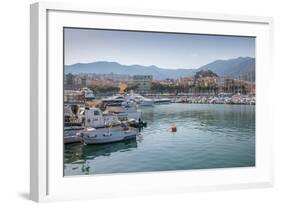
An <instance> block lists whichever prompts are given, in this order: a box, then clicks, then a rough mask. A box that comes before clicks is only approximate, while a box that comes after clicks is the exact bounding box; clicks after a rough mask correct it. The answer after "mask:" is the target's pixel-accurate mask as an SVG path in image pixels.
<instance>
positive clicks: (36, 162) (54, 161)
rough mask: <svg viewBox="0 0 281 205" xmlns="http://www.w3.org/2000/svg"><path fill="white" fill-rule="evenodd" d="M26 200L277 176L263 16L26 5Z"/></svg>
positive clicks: (219, 186)
mask: <svg viewBox="0 0 281 205" xmlns="http://www.w3.org/2000/svg"><path fill="white" fill-rule="evenodd" d="M30 16H31V19H30V21H31V32H30V43H31V46H30V47H31V49H30V50H31V60H30V62H31V88H30V89H31V97H30V103H31V105H30V107H31V136H30V145H31V151H30V161H31V171H30V179H31V181H30V197H31V199H32V200H34V201H51V200H72V199H89V198H92V199H95V198H100V197H114V196H124V197H125V196H131V195H142V194H160V193H161V194H163V193H175V192H188V191H205V190H223V189H233V188H252V187H269V186H272V184H273V163H272V162H273V160H272V156H273V155H272V145H273V139H272V136H273V135H272V130H271V124H270V121H271V113H270V110H268V109H267V108H268V107H270V106H271V102H270V101H269V98H268V90H269V89H271V84H270V79H271V72H272V69H273V68H272V45H273V42H272V41H273V38H272V24H273V20H272V19H271V18H269V17H253V16H236V15H222V14H211V13H209V14H208V13H206V14H205V13H193V12H183V11H155V10H138V9H136V10H134V9H121V8H118V9H117V8H97V7H95V5H83V4H77V5H75V4H61V3H36V4H32V5H31V15H30Z"/></svg>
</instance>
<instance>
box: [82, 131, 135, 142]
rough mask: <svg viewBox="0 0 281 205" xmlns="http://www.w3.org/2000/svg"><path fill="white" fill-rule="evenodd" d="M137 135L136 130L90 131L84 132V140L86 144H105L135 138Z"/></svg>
mask: <svg viewBox="0 0 281 205" xmlns="http://www.w3.org/2000/svg"><path fill="white" fill-rule="evenodd" d="M136 136H137V131H136V130H122V131H113V132H97V131H90V132H84V133H83V141H84V143H85V144H104V143H112V142H119V141H124V140H130V139H135V138H136Z"/></svg>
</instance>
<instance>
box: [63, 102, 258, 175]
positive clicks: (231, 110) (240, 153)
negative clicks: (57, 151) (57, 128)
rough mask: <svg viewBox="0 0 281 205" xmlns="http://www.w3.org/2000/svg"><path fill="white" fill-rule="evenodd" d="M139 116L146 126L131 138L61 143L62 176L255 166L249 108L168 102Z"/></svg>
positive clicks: (252, 115)
mask: <svg viewBox="0 0 281 205" xmlns="http://www.w3.org/2000/svg"><path fill="white" fill-rule="evenodd" d="M142 116H143V120H144V121H146V122H147V128H144V129H143V130H142V132H141V133H140V134H138V135H136V137H135V138H133V139H128V140H124V141H119V142H115V143H106V144H98V145H85V144H83V143H80V142H79V143H74V144H66V145H65V149H64V156H65V161H64V175H65V176H71V175H87V174H106V173H128V172H150V171H171V170H187V169H204V168H220V167H223V168H227V167H249V166H255V106H254V105H232V104H224V105H221V104H219V105H217V104H211V105H210V104H185V103H170V104H161V105H155V106H151V107H145V108H143V109H142ZM172 125H175V126H176V128H177V132H171V126H172Z"/></svg>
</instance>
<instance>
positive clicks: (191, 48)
mask: <svg viewBox="0 0 281 205" xmlns="http://www.w3.org/2000/svg"><path fill="white" fill-rule="evenodd" d="M64 55H65V56H64V58H65V59H64V60H65V65H71V64H75V63H91V62H96V61H110V62H118V63H120V64H123V65H136V64H137V65H143V66H151V65H155V66H158V67H160V68H169V69H177V68H185V69H194V68H199V67H200V66H203V65H205V64H208V63H211V62H212V61H215V60H223V59H231V58H237V57H255V38H254V37H241V36H219V35H200V34H176V33H159V32H140V31H117V30H98V29H78V28H65V29H64Z"/></svg>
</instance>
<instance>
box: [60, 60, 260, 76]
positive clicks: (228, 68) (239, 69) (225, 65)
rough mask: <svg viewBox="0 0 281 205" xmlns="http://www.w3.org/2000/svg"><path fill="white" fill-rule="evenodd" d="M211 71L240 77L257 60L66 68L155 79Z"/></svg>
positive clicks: (72, 71)
mask: <svg viewBox="0 0 281 205" xmlns="http://www.w3.org/2000/svg"><path fill="white" fill-rule="evenodd" d="M206 69H208V70H211V71H213V72H214V73H216V74H218V75H219V76H239V75H241V74H242V73H245V72H250V71H254V70H255V58H250V57H239V58H236V59H229V60H216V61H214V62H212V63H209V64H207V65H204V66H202V67H200V68H198V69H183V68H182V69H166V68H159V67H157V66H142V65H121V64H119V63H116V62H107V61H98V62H93V63H77V64H73V65H66V66H65V73H72V74H79V73H96V74H109V73H115V74H126V75H153V78H154V79H157V80H162V79H166V78H174V79H176V78H180V77H189V76H193V75H195V73H196V72H198V71H200V70H206Z"/></svg>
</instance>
